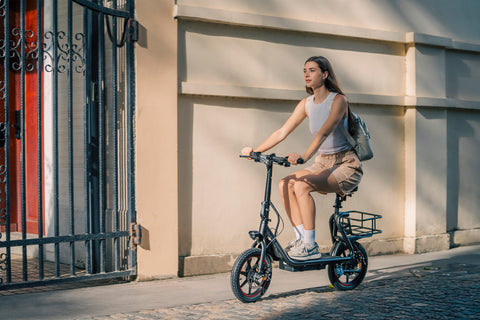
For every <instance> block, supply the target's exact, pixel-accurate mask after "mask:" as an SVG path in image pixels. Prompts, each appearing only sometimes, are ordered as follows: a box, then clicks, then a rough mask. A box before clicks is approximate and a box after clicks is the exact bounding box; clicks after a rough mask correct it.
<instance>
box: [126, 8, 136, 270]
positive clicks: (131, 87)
mask: <svg viewBox="0 0 480 320" xmlns="http://www.w3.org/2000/svg"><path fill="white" fill-rule="evenodd" d="M128 11H129V12H132V13H133V12H134V11H135V1H133V0H128ZM135 100H136V97H135V50H134V43H133V42H130V41H127V108H126V109H127V139H128V143H127V150H128V151H127V152H128V156H127V181H128V182H127V184H128V187H127V188H128V192H127V194H128V199H129V200H128V201H129V204H128V213H129V222H136V221H137V217H136V208H135V136H134V130H135V128H134V119H135V118H134V115H135ZM128 251H129V259H128V267H129V269H133V268H135V267H136V266H137V250H136V249H134V248H133V247H132V246H131V245H129V250H128Z"/></svg>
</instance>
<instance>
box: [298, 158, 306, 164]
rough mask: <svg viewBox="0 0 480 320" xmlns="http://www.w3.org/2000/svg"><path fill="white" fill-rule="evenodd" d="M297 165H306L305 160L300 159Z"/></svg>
mask: <svg viewBox="0 0 480 320" xmlns="http://www.w3.org/2000/svg"><path fill="white" fill-rule="evenodd" d="M297 163H298V164H304V163H305V160H304V159H303V158H300V159H298V160H297Z"/></svg>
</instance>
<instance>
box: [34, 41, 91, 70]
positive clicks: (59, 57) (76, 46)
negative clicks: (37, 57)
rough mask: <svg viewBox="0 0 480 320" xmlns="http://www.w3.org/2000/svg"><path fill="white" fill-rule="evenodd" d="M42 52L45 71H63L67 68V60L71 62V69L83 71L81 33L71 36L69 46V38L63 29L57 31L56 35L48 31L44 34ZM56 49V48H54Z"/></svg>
mask: <svg viewBox="0 0 480 320" xmlns="http://www.w3.org/2000/svg"><path fill="white" fill-rule="evenodd" d="M44 39H45V42H44V43H43V53H44V59H45V63H44V66H45V71H47V72H52V71H54V70H55V71H56V72H58V73H64V72H66V71H67V70H68V65H69V62H70V61H71V62H72V64H73V69H74V70H75V72H77V73H83V72H84V71H85V58H84V55H83V53H84V48H85V35H84V34H83V33H75V34H74V35H73V36H72V40H74V41H75V42H73V41H72V44H71V46H70V44H69V43H68V42H69V39H68V37H67V35H66V33H65V32H64V31H59V32H57V33H56V35H55V34H54V33H53V32H52V31H48V32H46V33H45V35H44ZM55 49H56V50H55ZM54 52H56V66H54V64H55V61H54Z"/></svg>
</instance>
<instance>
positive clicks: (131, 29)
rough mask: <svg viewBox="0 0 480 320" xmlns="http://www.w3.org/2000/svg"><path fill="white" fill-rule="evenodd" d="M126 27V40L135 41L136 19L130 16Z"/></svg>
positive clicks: (136, 36)
mask: <svg viewBox="0 0 480 320" xmlns="http://www.w3.org/2000/svg"><path fill="white" fill-rule="evenodd" d="M127 29H128V41H129V42H137V41H138V21H137V20H135V19H133V18H130V19H128V23H127Z"/></svg>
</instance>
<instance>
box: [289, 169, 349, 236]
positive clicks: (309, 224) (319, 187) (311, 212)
mask: <svg viewBox="0 0 480 320" xmlns="http://www.w3.org/2000/svg"><path fill="white" fill-rule="evenodd" d="M312 191H317V192H322V193H331V192H337V193H338V192H341V190H340V187H339V185H338V182H337V179H335V177H334V176H333V175H332V174H331V172H330V171H329V170H322V171H318V172H313V173H312V172H308V174H305V175H302V176H299V177H297V178H296V179H295V180H294V184H293V194H294V196H293V198H294V199H295V200H293V202H294V203H296V205H297V210H298V212H299V214H300V216H301V221H302V222H303V225H304V227H305V230H313V229H315V202H314V201H313V198H312V196H311V195H310V193H311V192H312ZM291 198H292V197H291Z"/></svg>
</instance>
